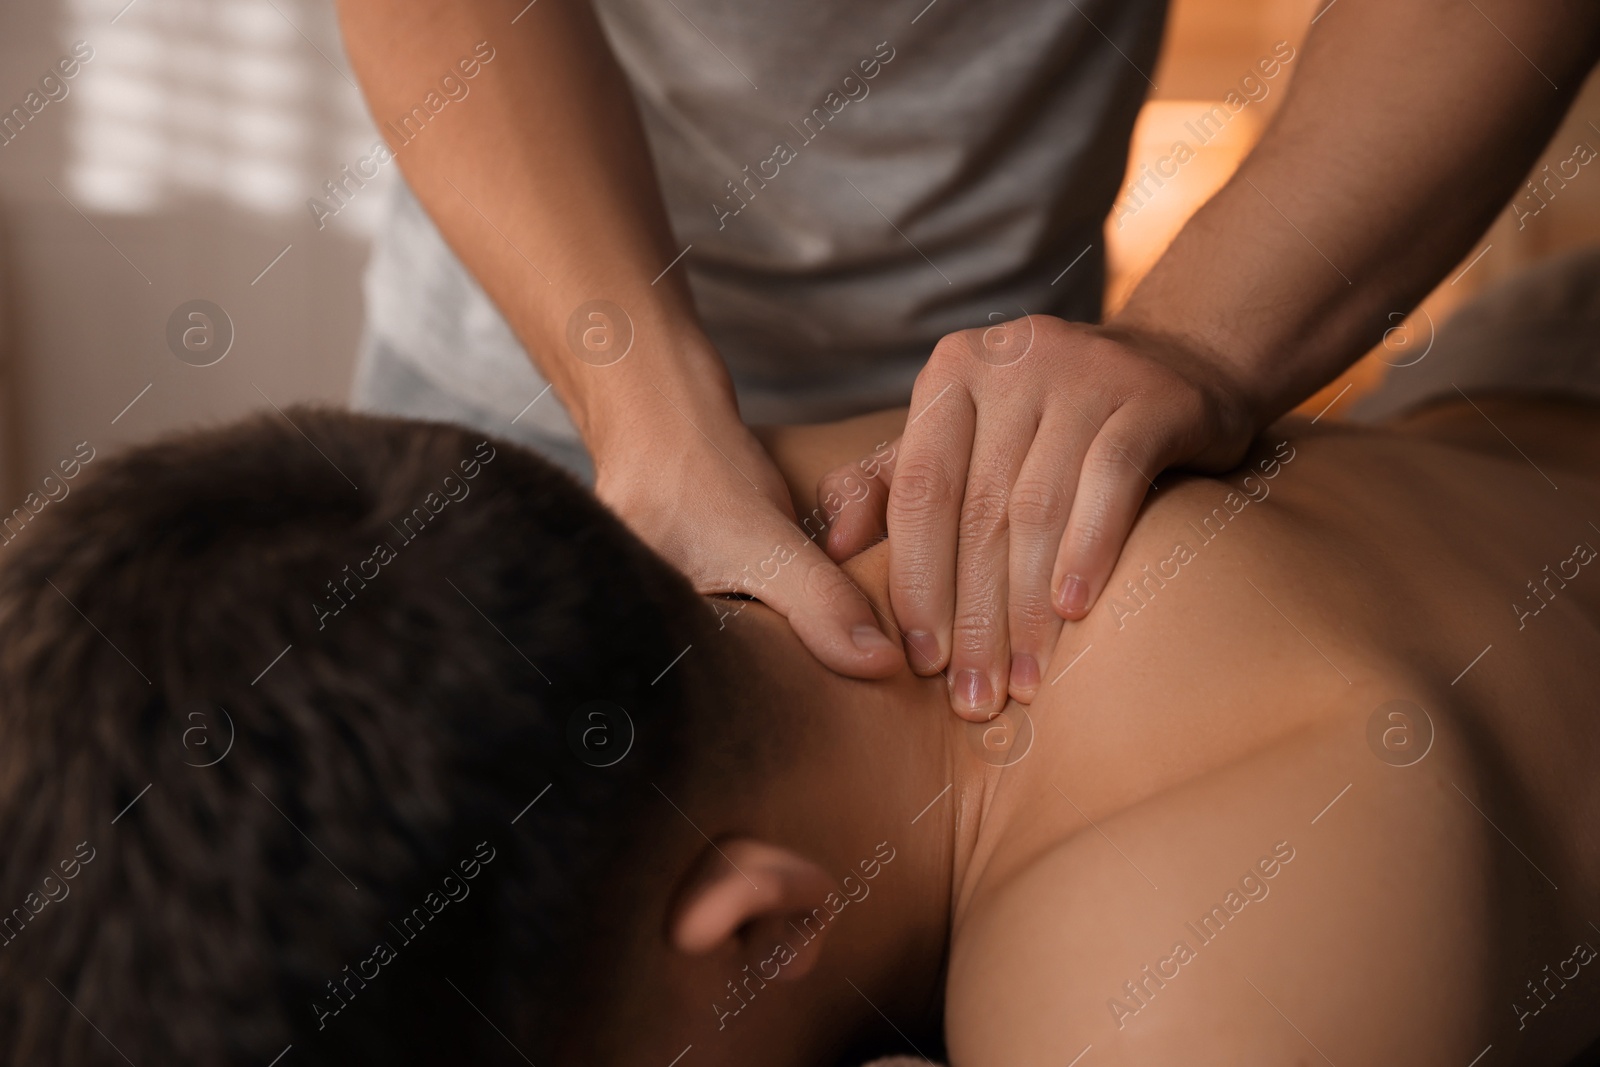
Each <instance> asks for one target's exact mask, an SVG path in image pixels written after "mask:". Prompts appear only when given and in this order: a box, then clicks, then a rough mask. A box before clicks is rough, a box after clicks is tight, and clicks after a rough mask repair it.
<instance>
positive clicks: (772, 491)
mask: <svg viewBox="0 0 1600 1067" xmlns="http://www.w3.org/2000/svg"><path fill="white" fill-rule="evenodd" d="M667 408H669V405H666V404H662V405H661V406H660V408H659V409H657V412H656V415H655V416H653V417H649V418H646V419H641V420H639V421H636V422H634V423H633V424H632V425H631V426H630V430H629V438H630V439H629V440H628V441H622V442H617V443H614V444H613V446H612V447H611V448H609V449H608V450H607V451H606V452H605V453H604V454H602V455H601V457H600V462H599V464H598V469H597V471H596V480H595V492H596V495H598V496H599V497H600V499H601V500H603V501H605V502H606V503H607V504H608V505H610V507H611V508H612V509H613V510H614V511H616V512H617V514H618V515H619V516H620V517H621V518H622V519H623V521H625V522H626V523H627V524H628V526H629V527H630V528H631V529H633V531H634V532H635V533H637V534H638V535H639V536H641V537H642V538H643V539H644V540H645V541H646V542H648V543H649V544H650V546H651V547H652V548H654V549H655V550H656V551H657V552H658V553H660V554H661V555H662V556H663V557H664V558H666V560H667V561H668V562H670V563H671V564H673V565H674V566H675V567H677V568H678V569H679V570H680V571H682V572H683V573H684V574H685V575H687V576H688V578H689V580H690V581H691V582H692V583H693V584H694V586H695V589H696V590H697V591H698V592H700V593H702V594H715V593H745V594H748V595H750V596H753V597H755V598H756V599H758V600H760V601H761V602H762V603H764V604H766V605H767V606H768V607H770V608H772V609H773V610H775V611H777V612H778V613H779V614H780V615H783V616H785V617H786V618H787V619H788V620H789V624H790V625H791V626H792V627H793V628H794V631H795V633H796V635H798V636H799V638H800V640H801V641H802V642H803V643H804V644H805V646H806V647H807V648H808V649H810V650H811V653H812V654H813V655H815V656H816V657H817V659H819V660H821V661H822V663H823V664H825V665H826V666H828V667H829V668H831V669H832V670H835V671H838V672H839V673H841V674H846V675H850V676H852V677H856V678H883V677H887V676H888V675H890V674H893V673H894V672H895V671H897V670H899V669H900V668H901V666H902V664H904V662H905V659H904V657H903V656H902V654H901V651H900V647H899V644H898V642H896V641H893V640H891V639H890V638H889V637H888V636H886V635H885V633H884V632H883V630H882V629H881V628H880V625H879V622H878V620H877V619H876V618H875V617H874V615H873V609H872V607H871V605H870V604H869V603H868V602H867V599H866V597H865V596H864V595H863V594H862V592H861V591H860V590H859V589H858V588H856V586H855V585H854V584H853V583H852V582H851V581H850V579H849V578H848V577H847V576H846V575H845V573H844V571H843V570H841V569H840V568H839V567H838V565H837V564H835V563H834V562H833V561H832V560H830V559H829V558H828V557H827V555H826V554H825V553H824V552H823V550H822V549H821V548H819V547H818V546H817V544H816V543H815V542H814V541H812V540H811V539H810V538H809V537H808V536H807V535H806V534H805V532H804V531H802V530H801V529H800V527H799V525H798V524H797V523H796V520H795V513H794V505H793V504H792V502H791V500H790V495H789V489H788V486H787V485H786V483H785V482H784V480H783V476H782V475H781V474H779V473H778V469H777V467H776V466H775V465H774V464H773V462H772V459H771V458H770V457H769V456H768V454H767V452H766V450H765V449H763V448H762V447H761V444H760V443H759V442H758V441H757V440H756V438H755V436H754V435H753V434H752V433H751V432H750V431H749V429H747V428H746V427H745V426H744V424H743V423H742V422H739V421H738V418H737V412H736V411H734V410H733V408H732V407H731V405H730V406H729V407H728V408H727V414H726V416H725V417H724V416H721V415H717V414H708V413H706V412H705V411H703V410H702V411H696V412H694V413H693V414H692V415H689V414H685V413H682V412H679V411H675V410H664V409H667ZM691 418H692V419H693V424H691V422H690V421H689V420H690V419H691ZM741 608H742V602H740V601H737V600H730V601H726V602H723V603H721V605H720V607H719V612H718V613H719V614H720V615H722V616H724V619H725V618H726V617H727V616H730V615H735V614H737V613H738V612H739V611H740V610H741Z"/></svg>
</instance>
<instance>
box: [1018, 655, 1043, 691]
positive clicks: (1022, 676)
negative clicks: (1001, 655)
mask: <svg viewBox="0 0 1600 1067" xmlns="http://www.w3.org/2000/svg"><path fill="white" fill-rule="evenodd" d="M1011 688H1013V689H1020V690H1022V691H1024V692H1032V691H1033V690H1035V689H1037V688H1039V661H1038V660H1036V659H1034V658H1033V656H1031V655H1030V654H1028V653H1026V652H1018V653H1016V654H1015V655H1014V656H1012V657H1011Z"/></svg>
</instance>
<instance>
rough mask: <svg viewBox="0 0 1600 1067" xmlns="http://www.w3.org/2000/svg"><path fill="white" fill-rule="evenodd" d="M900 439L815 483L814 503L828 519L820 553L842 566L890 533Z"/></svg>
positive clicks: (839, 468)
mask: <svg viewBox="0 0 1600 1067" xmlns="http://www.w3.org/2000/svg"><path fill="white" fill-rule="evenodd" d="M899 447H900V439H899V438H895V440H894V442H893V443H892V444H890V443H885V444H883V445H880V446H879V447H878V449H877V450H876V451H874V452H873V454H872V455H870V456H867V457H866V458H864V459H861V460H859V461H858V462H856V463H851V464H848V465H846V466H842V467H836V468H834V469H833V470H831V471H829V472H828V473H827V474H824V475H823V476H822V478H821V479H819V480H818V482H817V500H818V501H819V502H820V503H821V505H822V509H823V511H824V513H825V514H826V515H827V516H828V527H827V533H826V534H825V535H824V538H823V541H824V544H823V550H824V551H825V552H827V554H828V557H829V558H830V559H832V560H834V561H835V562H838V563H842V562H844V561H845V560H847V559H849V558H850V557H851V556H854V555H856V554H857V553H860V552H864V551H866V550H867V549H869V548H871V547H872V546H873V545H875V544H877V543H878V542H879V541H881V540H883V538H885V537H887V536H888V534H889V527H888V510H889V486H890V484H891V482H892V481H893V479H894V461H895V456H896V455H897V454H898V453H899Z"/></svg>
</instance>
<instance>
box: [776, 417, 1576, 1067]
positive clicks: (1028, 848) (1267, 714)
mask: <svg viewBox="0 0 1600 1067" xmlns="http://www.w3.org/2000/svg"><path fill="white" fill-rule="evenodd" d="M1497 427H1498V428H1497ZM895 429H896V422H895V419H894V417H892V416H882V417H868V418H865V419H859V420H852V421H851V422H850V423H845V424H840V425H839V426H837V427H833V428H830V429H829V430H827V431H824V432H822V433H820V434H818V435H808V434H807V433H806V432H798V433H795V432H790V433H786V434H780V435H779V436H778V438H777V439H776V440H775V441H774V442H773V443H774V451H775V452H776V453H777V454H778V456H779V460H780V465H782V466H784V467H785V469H786V470H787V471H788V472H789V473H790V476H791V478H792V480H793V484H794V486H795V488H796V490H797V494H796V495H797V498H799V499H803V497H804V492H803V490H804V489H805V488H808V487H809V486H810V485H811V484H813V481H814V477H815V474H816V473H819V472H820V471H822V470H826V469H828V468H830V467H831V466H833V465H835V464H837V463H839V462H847V461H848V460H849V459H850V458H851V457H852V456H854V455H857V454H865V453H866V452H867V451H869V450H870V449H871V448H872V447H873V446H874V445H875V444H876V443H877V441H878V440H881V439H882V438H884V437H886V436H887V437H892V436H893V434H894V432H895ZM1508 437H1509V440H1508ZM1512 442H1515V443H1514V444H1513V443H1512ZM1593 471H1600V408H1596V407H1592V406H1590V405H1587V404H1581V403H1544V402H1537V403H1535V402H1529V401H1517V400H1500V399H1495V400H1490V399H1481V398H1480V399H1479V401H1478V406H1476V407H1474V406H1472V405H1471V404H1469V403H1467V402H1456V403H1451V404H1446V405H1441V406H1438V407H1436V408H1434V409H1431V410H1429V411H1427V412H1425V413H1423V414H1421V415H1418V416H1413V417H1411V418H1410V419H1408V420H1405V421H1403V422H1400V423H1397V424H1395V425H1393V426H1391V427H1389V428H1387V429H1381V430H1375V429H1355V428H1346V427H1338V426H1332V427H1329V426H1308V425H1306V424H1304V423H1296V422H1292V421H1291V422H1285V423H1283V424H1280V426H1279V427H1277V428H1275V429H1274V430H1270V431H1268V433H1267V434H1266V435H1264V436H1263V438H1262V441H1261V443H1260V445H1259V446H1258V447H1257V448H1256V449H1255V451H1254V452H1253V453H1252V456H1251V459H1250V462H1249V465H1248V467H1247V468H1241V469H1240V470H1238V471H1236V472H1234V473H1232V474H1229V475H1225V476H1223V477H1221V478H1215V479H1213V478H1197V477H1173V476H1168V477H1167V478H1164V479H1162V480H1161V483H1160V484H1161V488H1160V489H1159V490H1158V491H1156V492H1155V493H1154V494H1152V496H1151V498H1150V500H1149V502H1148V504H1147V505H1146V508H1145V510H1144V512H1143V513H1142V514H1141V517H1140V520H1139V522H1138V524H1137V525H1136V527H1135V529H1134V532H1133V535H1132V537H1131V538H1130V540H1129V542H1128V545H1127V547H1126V549H1125V551H1124V553H1123V556H1122V559H1121V562H1120V563H1119V564H1118V569H1117V572H1116V573H1115V575H1114V576H1113V579H1112V582H1111V584H1110V585H1109V586H1108V592H1107V594H1106V595H1105V596H1104V597H1103V598H1102V600H1101V602H1100V603H1099V604H1097V606H1096V607H1095V609H1094V610H1093V612H1091V614H1090V616H1089V617H1088V618H1087V619H1085V620H1084V621H1083V622H1082V623H1079V624H1076V625H1069V626H1068V627H1067V628H1066V629H1065V631H1064V632H1063V634H1062V637H1061V641H1060V644H1059V646H1058V648H1057V651H1056V654H1055V656H1054V657H1053V660H1052V663H1051V664H1050V666H1049V668H1048V669H1047V671H1046V675H1045V678H1046V682H1047V684H1046V685H1045V686H1044V688H1043V690H1042V692H1041V694H1040V697H1039V698H1038V699H1037V700H1036V701H1035V703H1034V704H1033V705H1032V706H1031V707H1029V708H1027V709H1021V708H1020V707H1019V706H1017V705H1015V704H1013V705H1011V706H1010V707H1009V708H1008V710H1007V713H1006V718H1005V720H1004V722H1003V724H1000V725H1003V727H1004V728H1003V729H996V728H995V727H990V728H987V730H986V729H985V728H983V727H969V728H968V729H969V730H971V731H972V732H973V737H972V740H973V744H972V746H971V751H972V752H973V753H974V758H977V759H983V760H985V761H987V762H990V763H991V764H992V765H993V769H992V771H991V772H990V778H991V784H990V788H989V790H988V794H987V800H986V809H985V810H984V812H983V813H982V830H981V831H980V834H979V842H978V849H977V854H976V855H975V856H974V860H973V863H972V867H971V870H970V871H969V872H968V877H967V878H966V879H965V881H964V882H963V883H962V884H960V885H958V887H957V891H956V900H955V902H954V926H953V931H952V944H951V955H950V961H949V972H948V981H947V1001H946V1012H947V1017H946V1033H947V1037H948V1044H949V1052H950V1058H951V1061H952V1064H953V1065H955V1067H984V1065H987V1064H995V1065H997V1067H998V1065H1001V1064H1004V1065H1008V1067H1010V1065H1019V1064H1021V1065H1026V1064H1035V1063H1037V1064H1040V1065H1043V1064H1051V1065H1054V1067H1061V1065H1064V1064H1067V1063H1071V1062H1074V1060H1073V1057H1075V1056H1078V1055H1080V1053H1082V1054H1083V1055H1084V1056H1085V1058H1084V1060H1083V1061H1082V1062H1083V1063H1084V1064H1088V1063H1090V1062H1091V1061H1090V1059H1089V1057H1092V1062H1093V1063H1095V1064H1105V1063H1117V1062H1125V1063H1130V1064H1131V1063H1139V1064H1160V1063H1169V1062H1170V1063H1183V1064H1195V1063H1213V1062H1215V1063H1219V1064H1222V1063H1227V1064H1236V1063H1238V1062H1241V1060H1243V1061H1244V1062H1303V1063H1314V1062H1315V1063H1320V1062H1328V1063H1333V1064H1338V1065H1339V1067H1348V1065H1350V1064H1362V1063H1384V1064H1389V1063H1406V1064H1431V1063H1438V1064H1448V1065H1452V1067H1463V1065H1466V1064H1468V1063H1471V1062H1474V1058H1475V1057H1478V1056H1480V1055H1482V1057H1483V1058H1482V1059H1481V1060H1477V1061H1476V1062H1477V1063H1479V1064H1480V1065H1481V1067H1492V1065H1493V1064H1497V1063H1500V1064H1504V1063H1513V1062H1515V1063H1551V1064H1557V1063H1564V1062H1566V1061H1567V1060H1569V1059H1570V1058H1571V1057H1572V1056H1573V1055H1574V1054H1576V1053H1577V1052H1578V1051H1579V1050H1580V1049H1582V1048H1584V1047H1585V1046H1586V1045H1588V1044H1589V1043H1590V1042H1592V1041H1593V1040H1594V1039H1595V1038H1596V1037H1597V1036H1600V1007H1597V1006H1600V960H1597V959H1596V957H1595V953H1594V949H1595V948H1596V947H1600V928H1597V927H1595V926H1593V925H1591V922H1590V920H1591V919H1597V920H1600V830H1597V826H1600V818H1597V816H1600V784H1597V783H1600V775H1596V774H1595V768H1596V767H1597V766H1600V714H1597V713H1596V707H1595V701H1594V698H1593V696H1592V693H1593V690H1594V685H1593V683H1594V682H1595V680H1596V678H1597V676H1600V667H1597V666H1596V664H1597V663H1600V632H1597V626H1596V622H1597V620H1600V573H1593V574H1591V573H1590V572H1591V571H1596V572H1600V567H1592V566H1591V563H1593V562H1594V561H1595V559H1596V552H1595V549H1596V548H1597V547H1600V528H1597V527H1600V481H1597V480H1596V479H1595V478H1594V477H1593V475H1592V474H1591V473H1590V472H1593ZM1591 520H1593V524H1592V523H1591ZM879 551H880V550H874V553H873V554H878V552H879ZM871 569H872V565H871V564H866V565H863V567H862V568H861V570H862V572H863V573H865V572H869V571H871ZM880 570H881V568H880ZM990 736H999V737H1001V738H1002V740H1003V744H1002V745H1001V746H1000V747H998V748H995V749H993V750H991V749H990V748H989V747H986V746H987V739H988V738H989V737H990ZM1085 1050H1089V1051H1085ZM1486 1050H1487V1051H1486Z"/></svg>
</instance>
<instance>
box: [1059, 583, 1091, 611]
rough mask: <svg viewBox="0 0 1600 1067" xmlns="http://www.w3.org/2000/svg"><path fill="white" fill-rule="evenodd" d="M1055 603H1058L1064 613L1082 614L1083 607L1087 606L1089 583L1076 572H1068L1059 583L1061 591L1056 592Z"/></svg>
mask: <svg viewBox="0 0 1600 1067" xmlns="http://www.w3.org/2000/svg"><path fill="white" fill-rule="evenodd" d="M1056 603H1057V604H1058V605H1060V607H1061V610H1062V612H1063V613H1064V614H1067V615H1071V616H1078V615H1082V614H1083V609H1084V608H1086V607H1088V606H1089V585H1088V583H1087V582H1085V581H1084V580H1083V579H1082V578H1079V577H1078V576H1077V575H1076V574H1069V575H1067V577H1066V580H1065V581H1063V582H1062V583H1061V592H1059V593H1057V594H1056Z"/></svg>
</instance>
